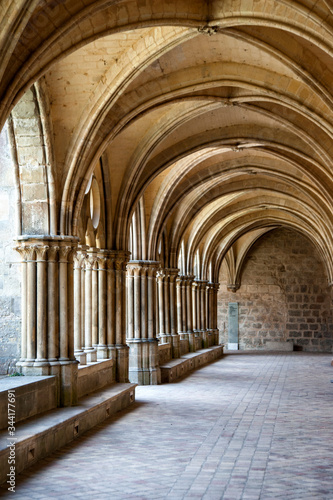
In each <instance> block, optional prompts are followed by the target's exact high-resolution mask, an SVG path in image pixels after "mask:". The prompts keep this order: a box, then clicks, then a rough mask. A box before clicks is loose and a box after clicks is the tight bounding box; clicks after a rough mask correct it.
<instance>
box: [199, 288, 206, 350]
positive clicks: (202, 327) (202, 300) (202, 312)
mask: <svg viewBox="0 0 333 500" xmlns="http://www.w3.org/2000/svg"><path fill="white" fill-rule="evenodd" d="M207 283H208V281H207V280H201V281H200V330H201V335H202V342H203V347H208V332H207V297H206V289H207Z"/></svg>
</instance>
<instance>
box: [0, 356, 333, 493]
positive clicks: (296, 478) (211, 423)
mask: <svg viewBox="0 0 333 500" xmlns="http://www.w3.org/2000/svg"><path fill="white" fill-rule="evenodd" d="M331 359H332V355H322V354H306V353H299V352H295V353H285V354H251V353H243V354H241V353H233V354H229V355H226V356H224V358H223V359H221V360H219V361H217V362H215V363H212V364H211V365H208V366H205V367H203V368H201V369H200V370H198V371H197V372H195V373H192V374H191V375H190V376H188V377H187V378H185V379H184V380H182V381H181V382H177V383H174V384H168V385H162V386H151V387H138V388H137V391H136V394H137V396H136V403H135V404H134V405H132V407H131V408H130V409H128V410H126V411H123V412H121V413H120V414H118V415H117V416H116V417H115V418H112V419H110V420H109V421H108V422H107V423H104V424H102V425H99V426H98V427H97V428H95V429H94V430H92V431H90V432H88V433H87V434H86V435H85V436H83V437H82V438H81V439H79V440H77V441H76V442H74V443H72V444H70V445H68V446H66V447H65V448H63V449H61V450H60V451H58V452H57V453H55V454H54V455H52V456H51V457H49V458H47V459H45V460H42V461H41V462H40V463H39V464H37V465H36V466H34V467H32V468H30V469H28V470H26V471H25V472H24V473H23V474H21V475H20V476H19V478H18V481H17V488H16V493H15V494H14V496H13V498H15V499H32V498H33V499H46V498H62V499H71V498H73V499H74V498H89V499H90V498H96V499H98V500H102V499H108V500H123V499H142V500H144V499H147V500H155V499H170V500H178V499H207V500H208V499H211V500H216V499H224V500H237V499H244V500H245V499H246V500H256V499H262V500H266V499H275V498H276V499H281V500H307V499H309V500H310V499H311V500H314V499H329V500H332V499H333V445H332V443H333V384H332V383H331V379H333V368H332V367H331V366H330V362H331ZM0 491H3V492H4V493H5V496H7V494H6V492H5V490H0ZM8 495H9V494H8ZM11 495H13V494H11Z"/></svg>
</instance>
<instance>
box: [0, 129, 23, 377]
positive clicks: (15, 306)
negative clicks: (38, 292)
mask: <svg viewBox="0 0 333 500" xmlns="http://www.w3.org/2000/svg"><path fill="white" fill-rule="evenodd" d="M13 180H14V173H13V166H12V160H11V156H10V148H9V142H8V136H7V129H6V127H5V129H4V130H3V131H2V133H1V134H0V374H5V373H8V372H9V373H12V372H14V371H16V370H15V363H16V361H17V359H18V358H19V352H20V336H21V335H20V332H21V293H20V282H21V266H20V264H19V254H18V253H17V252H16V251H15V250H13V247H14V245H15V242H14V239H15V238H16V236H17V233H16V225H15V221H16V192H15V189H14V181H13Z"/></svg>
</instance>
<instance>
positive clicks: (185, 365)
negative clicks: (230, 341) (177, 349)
mask: <svg viewBox="0 0 333 500" xmlns="http://www.w3.org/2000/svg"><path fill="white" fill-rule="evenodd" d="M223 347H224V346H223V345H218V346H213V347H209V348H207V349H200V350H199V351H195V352H189V353H187V354H184V355H183V356H181V357H180V358H177V359H172V360H170V361H168V362H167V363H165V364H163V365H161V366H160V368H161V382H162V384H163V383H170V382H174V381H175V380H177V379H179V378H181V377H184V375H186V374H187V373H189V372H190V371H192V370H195V369H196V368H199V367H200V366H203V365H205V364H207V363H210V362H211V361H215V360H216V359H218V358H221V357H222V356H223Z"/></svg>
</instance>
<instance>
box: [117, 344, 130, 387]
mask: <svg viewBox="0 0 333 500" xmlns="http://www.w3.org/2000/svg"><path fill="white" fill-rule="evenodd" d="M115 348H116V356H117V357H116V381H117V382H120V383H128V382H129V380H128V359H129V349H128V346H127V345H115Z"/></svg>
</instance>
